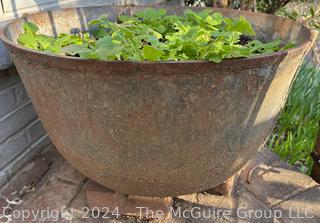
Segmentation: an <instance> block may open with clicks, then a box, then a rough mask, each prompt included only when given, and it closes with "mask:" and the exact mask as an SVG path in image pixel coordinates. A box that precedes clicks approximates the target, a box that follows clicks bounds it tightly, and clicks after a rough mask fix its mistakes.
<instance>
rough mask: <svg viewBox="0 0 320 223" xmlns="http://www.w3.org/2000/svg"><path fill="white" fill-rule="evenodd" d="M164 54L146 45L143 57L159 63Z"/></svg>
mask: <svg viewBox="0 0 320 223" xmlns="http://www.w3.org/2000/svg"><path fill="white" fill-rule="evenodd" d="M163 54H164V52H163V51H162V50H160V49H157V48H155V47H152V46H149V45H145V46H144V47H143V56H144V58H145V59H146V60H150V61H159V60H160V58H161V56H162V55H163Z"/></svg>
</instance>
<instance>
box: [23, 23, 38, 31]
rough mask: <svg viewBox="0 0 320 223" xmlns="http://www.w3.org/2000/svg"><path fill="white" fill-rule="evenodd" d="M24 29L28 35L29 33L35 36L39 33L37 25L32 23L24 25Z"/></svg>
mask: <svg viewBox="0 0 320 223" xmlns="http://www.w3.org/2000/svg"><path fill="white" fill-rule="evenodd" d="M23 29H24V31H25V32H26V33H29V34H31V33H32V34H35V33H36V32H38V31H39V28H38V26H37V25H35V24H33V23H31V22H26V23H24V24H23Z"/></svg>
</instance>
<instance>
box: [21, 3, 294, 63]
mask: <svg viewBox="0 0 320 223" xmlns="http://www.w3.org/2000/svg"><path fill="white" fill-rule="evenodd" d="M88 26H89V27H90V32H85V31H84V32H78V33H73V34H66V33H62V34H59V35H58V36H57V37H51V36H47V35H43V34H40V33H39V28H38V27H37V26H36V25H35V24H33V23H29V22H27V23H25V24H24V25H23V28H24V32H23V33H21V34H20V36H19V38H18V43H19V44H21V45H22V46H25V47H27V48H31V49H35V50H39V51H45V52H48V53H54V54H58V55H64V56H74V57H80V58H84V59H96V60H125V61H186V60H209V61H212V62H216V63H218V62H220V61H221V60H223V59H226V58H239V57H250V56H252V55H256V54H268V53H272V52H276V51H281V50H286V49H288V48H291V47H294V46H295V44H294V43H288V44H284V43H283V42H282V41H281V40H276V41H272V42H262V41H259V40H257V39H256V33H255V31H254V30H253V28H252V25H251V24H250V23H249V22H248V20H246V18H245V17H243V16H240V17H239V18H237V19H231V18H227V17H224V16H223V15H222V14H221V13H219V12H213V11H212V10H211V9H206V10H203V11H201V12H194V11H192V10H191V9H188V10H186V11H185V12H184V14H183V15H182V16H177V15H168V14H167V12H166V10H165V9H153V8H147V9H145V10H143V11H138V12H136V13H135V14H133V15H132V16H126V15H121V16H119V17H118V18H117V21H111V20H110V19H108V15H104V16H102V17H101V18H99V19H96V20H93V21H91V22H89V23H88Z"/></svg>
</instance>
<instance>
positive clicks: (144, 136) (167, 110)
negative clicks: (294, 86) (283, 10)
mask: <svg viewBox="0 0 320 223" xmlns="http://www.w3.org/2000/svg"><path fill="white" fill-rule="evenodd" d="M137 9H141V7H98V8H82V9H69V10H61V11H54V12H48V13H42V14H35V15H30V16H27V17H26V19H27V20H29V21H32V22H35V23H36V24H37V25H38V26H40V30H41V31H42V32H45V33H47V34H53V35H54V34H56V33H60V32H70V30H73V29H74V28H86V27H85V25H84V24H85V23H86V22H87V21H90V20H92V19H94V18H97V17H99V16H100V15H101V14H104V13H107V14H109V15H113V16H117V15H118V14H119V13H132V12H133V11H134V10H137ZM184 9H185V8H175V7H170V8H168V10H169V11H170V12H171V13H181V12H183V11H184ZM221 12H222V13H223V14H225V15H226V16H238V15H239V14H243V15H244V16H246V17H247V18H248V19H249V20H250V21H251V22H252V23H253V24H254V26H255V29H256V30H257V32H258V34H259V37H260V38H262V39H272V38H279V37H280V38H282V39H285V40H289V39H290V40H292V41H295V42H296V43H297V44H298V47H296V48H294V49H290V50H289V51H284V52H279V53H273V54H270V55H261V56H255V57H251V58H243V59H230V60H224V61H223V62H221V63H219V64H215V63H211V62H203V61H189V62H158V63H157V62H139V63H137V62H121V61H120V62H119V61H118V62H114V61H110V62H107V61H93V60H84V59H79V58H71V57H61V56H56V55H48V54H45V53H41V52H36V51H33V50H28V49H24V48H21V47H19V46H17V45H16V44H15V43H14V41H11V40H10V39H12V40H16V38H17V36H18V35H19V33H20V32H21V30H22V28H21V24H22V23H23V19H21V20H16V21H14V22H13V23H11V24H10V25H9V26H8V27H7V28H6V30H5V32H4V34H2V35H1V37H2V39H3V40H4V42H5V44H6V45H7V47H8V48H9V49H10V51H11V55H12V57H13V61H14V63H15V65H16V67H17V69H18V71H19V73H20V75H21V78H22V80H23V83H24V84H25V86H26V89H27V91H28V93H29V94H30V96H31V98H32V101H33V103H34V106H35V108H36V110H37V112H38V113H39V116H40V118H41V120H42V123H43V124H44V126H45V128H46V129H47V131H48V133H49V135H50V137H51V139H52V141H53V142H54V144H55V145H56V146H57V148H58V149H59V151H60V152H61V153H62V154H63V155H64V157H65V158H66V159H67V160H68V161H69V162H71V163H72V165H74V167H76V168H77V169H78V170H80V171H81V172H82V173H84V174H85V175H87V176H89V177H90V178H91V179H93V180H95V181H97V182H98V183H100V184H102V185H105V186H107V187H109V188H112V189H114V190H116V191H119V192H121V193H124V194H133V195H141V196H172V195H180V194H188V193H192V192H196V191H202V190H206V189H209V188H212V187H213V186H215V185H217V184H219V183H221V182H223V181H225V180H226V179H228V178H229V177H230V176H231V175H233V174H234V173H235V172H237V171H238V170H239V169H240V168H241V167H242V166H243V165H244V164H245V163H246V162H247V161H248V160H249V159H250V158H251V157H252V156H253V155H254V154H255V153H256V152H257V151H258V149H259V148H260V146H261V145H262V144H263V143H264V140H265V139H266V137H267V136H268V135H269V134H270V132H271V131H272V129H273V126H274V123H275V119H276V117H277V115H278V113H279V111H280V109H281V108H282V106H283V104H284V102H285V99H286V96H287V92H288V89H289V87H290V85H291V83H292V80H293V79H294V76H295V73H296V70H297V68H298V66H299V64H300V63H301V60H302V59H303V57H304V54H305V53H306V51H307V50H308V49H309V48H310V46H311V44H312V42H313V41H314V39H315V37H316V34H315V33H314V32H312V31H311V30H309V29H307V28H306V27H304V26H302V25H300V24H298V23H296V22H294V21H291V20H287V19H283V18H279V17H275V16H271V15H263V14H255V13H251V12H240V11H232V10H225V9H223V10H221Z"/></svg>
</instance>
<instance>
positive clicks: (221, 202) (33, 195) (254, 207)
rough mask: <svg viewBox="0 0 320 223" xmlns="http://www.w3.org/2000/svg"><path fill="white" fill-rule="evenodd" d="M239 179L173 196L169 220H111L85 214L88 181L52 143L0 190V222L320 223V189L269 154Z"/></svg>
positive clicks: (259, 157) (99, 212)
mask: <svg viewBox="0 0 320 223" xmlns="http://www.w3.org/2000/svg"><path fill="white" fill-rule="evenodd" d="M238 175H239V177H238V178H237V180H236V183H235V186H234V188H233V193H232V194H231V195H230V196H218V195H213V194H212V193H209V192H201V193H195V194H191V195H185V196H178V197H175V198H173V209H172V210H174V211H173V214H172V217H171V218H166V219H152V218H137V217H132V216H120V217H115V216H114V215H113V214H112V213H111V211H109V213H108V214H104V213H105V212H108V211H107V209H103V210H99V209H96V210H94V211H93V212H91V210H89V208H88V204H87V201H86V195H85V188H86V186H87V185H88V182H89V180H88V179H87V178H86V177H84V176H83V175H81V174H80V173H79V172H77V171H76V170H75V169H74V168H72V167H71V166H70V165H69V164H68V163H67V162H66V161H65V160H64V159H63V158H62V157H61V156H60V155H59V154H58V153H57V151H56V149H55V147H54V146H53V145H50V146H49V147H48V148H47V149H46V150H45V152H43V153H42V154H41V155H40V156H38V157H36V158H35V159H34V160H33V161H32V162H30V163H29V164H28V165H27V166H25V167H24V168H23V169H22V170H21V171H20V172H19V173H18V174H16V175H15V176H14V177H13V178H12V179H11V180H10V181H9V183H8V184H7V185H5V186H4V187H3V188H2V189H1V190H0V195H1V198H0V207H1V212H0V222H14V223H20V222H48V223H49V222H79V223H82V222H88V223H89V222H90V223H122V222H123V223H131V222H132V223H135V222H150V223H171V222H172V223H207V222H208V223H209V222H210V223H213V222H221V223H222V222H223V223H224V222H225V223H233V222H237V223H238V222H239V223H242V222H243V223H244V222H254V223H259V222H263V223H269V222H275V223H287V222H293V223H304V222H308V223H309V222H310V223H320V185H319V184H317V183H316V182H315V181H313V180H312V179H311V178H310V177H308V176H306V175H304V174H302V173H299V172H297V170H295V169H294V168H293V167H292V166H290V165H288V164H286V163H284V162H282V161H281V160H280V158H279V157H277V156H276V155H275V154H273V153H272V152H270V151H268V150H266V149H263V150H261V151H260V153H259V154H258V155H257V156H256V157H255V158H254V159H252V160H251V161H250V162H249V164H247V166H246V167H245V168H243V169H242V170H241V171H240V172H239V174H238ZM87 212H90V214H88V213H87Z"/></svg>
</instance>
